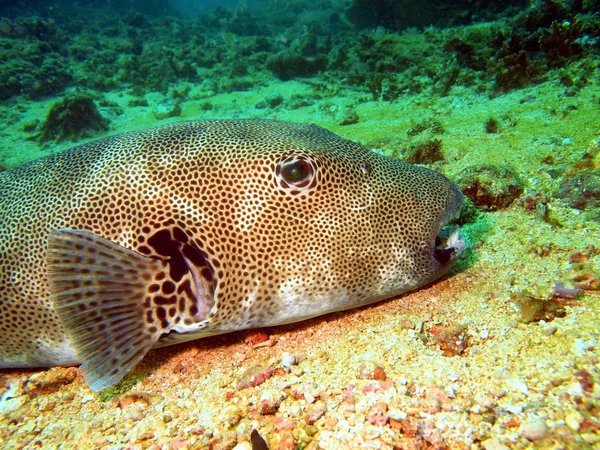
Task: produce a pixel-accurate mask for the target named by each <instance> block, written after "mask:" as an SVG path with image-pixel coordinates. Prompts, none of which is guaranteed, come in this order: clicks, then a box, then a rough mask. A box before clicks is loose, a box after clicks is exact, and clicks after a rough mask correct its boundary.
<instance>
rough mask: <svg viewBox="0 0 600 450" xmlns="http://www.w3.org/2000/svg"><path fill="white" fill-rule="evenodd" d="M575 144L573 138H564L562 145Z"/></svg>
mask: <svg viewBox="0 0 600 450" xmlns="http://www.w3.org/2000/svg"><path fill="white" fill-rule="evenodd" d="M572 143H573V139H571V138H564V139H563V141H562V145H571V144H572Z"/></svg>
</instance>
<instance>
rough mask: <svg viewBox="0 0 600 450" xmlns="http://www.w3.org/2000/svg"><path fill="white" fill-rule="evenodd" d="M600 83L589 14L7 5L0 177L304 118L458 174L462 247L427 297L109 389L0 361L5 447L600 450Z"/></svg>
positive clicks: (0, 14)
mask: <svg viewBox="0 0 600 450" xmlns="http://www.w3.org/2000/svg"><path fill="white" fill-rule="evenodd" d="M599 67H600V1H598V0H572V1H566V0H565V1H548V0H546V1H520V0H519V1H516V0H506V1H496V2H490V1H485V0H480V1H468V0H463V1H444V0H437V1H433V0H421V1H411V0H405V1H402V0H372V1H367V0H349V1H348V0H344V1H342V0H340V1H325V0H322V1H321V0H313V1H307V0H253V1H248V2H245V1H241V2H237V1H231V2H219V1H216V0H210V1H208V0H207V1H191V0H178V1H176V0H171V1H167V0H122V1H112V0H106V1H41V0H40V1H36V0H16V1H12V2H3V3H2V4H0V168H1V169H4V168H11V167H15V166H17V165H19V164H22V163H25V162H27V161H30V160H33V159H35V158H39V157H41V156H45V155H48V154H51V153H53V152H58V151H62V150H64V149H67V148H69V147H72V146H73V145H76V144H80V143H85V142H89V141H91V140H94V139H97V138H102V137H106V136H110V135H113V134H116V133H120V132H125V131H131V130H139V129H144V128H150V127H154V126H157V125H162V124H166V123H171V122H177V121H182V120H192V119H217V118H219V119H221V118H227V119H233V118H272V119H280V120H290V121H294V122H313V123H316V124H318V125H320V126H322V127H324V128H327V129H329V130H331V131H333V132H335V133H337V134H339V135H341V136H342V137H345V138H347V139H352V140H355V141H357V142H360V143H361V144H364V145H366V146H368V147H370V148H373V149H374V150H375V151H377V152H379V153H383V154H386V155H389V156H393V157H396V158H399V159H402V160H404V161H407V162H410V163H414V164H422V165H426V166H427V167H430V168H433V169H435V170H437V171H439V172H442V173H443V174H445V175H446V176H447V177H449V178H450V179H451V180H453V181H454V182H455V183H457V184H458V185H459V186H460V188H461V189H462V191H463V192H464V193H465V195H466V196H467V197H468V199H469V201H468V202H467V205H466V206H465V207H464V208H463V212H462V214H461V216H460V218H459V219H458V222H457V223H458V224H459V225H460V226H461V229H462V233H463V234H464V235H465V237H466V239H467V240H468V244H469V248H468V250H467V251H466V252H465V254H464V255H463V256H462V258H461V260H460V261H459V263H458V264H457V266H456V267H455V268H454V269H453V270H452V272H451V273H450V274H449V275H447V276H446V277H444V278H443V279H442V280H439V281H437V282H435V283H433V284H431V285H429V286H427V287H426V288H424V289H421V290H419V291H416V292H412V293H409V294H405V295H403V296H401V297H399V298H397V299H393V300H390V301H386V302H383V303H379V304H376V305H373V306H370V307H367V308H361V309H358V310H352V311H348V312H343V313H335V314H330V315H327V316H324V317H320V318H316V319H312V320H309V321H306V322H302V323H299V324H295V325H288V326H282V327H275V328H270V329H263V330H251V331H247V332H238V333H233V334H231V335H225V336H218V337H213V338H206V339H201V340H197V341H193V342H189V343H186V344H182V345H178V346H174V347H170V348H164V349H158V350H154V351H152V352H151V353H150V354H149V355H148V356H147V357H146V358H145V359H144V360H143V362H142V363H141V364H140V365H139V366H138V367H137V369H135V370H134V371H133V373H131V374H130V375H129V376H127V377H126V379H125V380H124V381H122V382H121V383H120V384H119V385H117V386H116V387H114V388H111V389H109V390H107V391H104V392H102V393H100V394H96V395H95V394H93V393H92V392H91V391H90V390H89V389H88V387H87V385H86V384H85V382H84V381H83V378H82V374H81V373H80V372H79V370H78V369H77V368H75V367H71V368H52V369H49V370H45V371H44V370H41V371H40V370H2V371H0V396H1V398H0V447H1V448H3V449H4V448H6V449H12V448H64V449H69V448H82V449H87V448H90V449H96V448H109V449H196V448H197V449H202V448H211V449H232V448H236V449H262V448H266V447H265V443H264V442H263V439H264V441H266V445H268V448H270V449H318V448H322V449H341V448H348V449H354V448H367V449H485V450H502V449H538V448H540V449H545V448H548V449H599V448H600V404H599V401H600V385H599V378H600V362H599V357H600V348H599V342H598V327H599V323H600V170H599V168H600V89H599V84H600V71H599ZM253 430H257V432H258V434H259V435H260V436H262V438H260V437H259V436H257V433H256V432H255V433H253Z"/></svg>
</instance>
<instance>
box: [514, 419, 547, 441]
mask: <svg viewBox="0 0 600 450" xmlns="http://www.w3.org/2000/svg"><path fill="white" fill-rule="evenodd" d="M546 434H548V427H547V426H546V423H545V422H544V421H543V420H542V419H534V420H530V421H529V422H525V423H524V424H523V425H521V435H522V436H525V437H526V438H527V439H529V440H530V441H537V440H538V439H542V438H543V437H545V436H546Z"/></svg>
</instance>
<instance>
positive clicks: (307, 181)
mask: <svg viewBox="0 0 600 450" xmlns="http://www.w3.org/2000/svg"><path fill="white" fill-rule="evenodd" d="M275 175H276V178H277V183H278V184H279V186H280V187H281V188H283V189H285V190H286V191H288V192H290V193H292V194H300V193H301V192H306V191H308V190H310V189H312V188H314V187H315V186H316V184H317V165H316V164H315V162H314V161H313V160H312V159H310V158H309V157H307V156H303V155H288V156H286V157H284V158H282V159H281V160H280V161H279V162H278V163H277V167H276V170H275Z"/></svg>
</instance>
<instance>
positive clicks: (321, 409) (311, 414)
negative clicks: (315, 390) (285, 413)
mask: <svg viewBox="0 0 600 450" xmlns="http://www.w3.org/2000/svg"><path fill="white" fill-rule="evenodd" d="M326 412H327V406H325V403H323V402H321V401H319V402H317V403H315V404H313V405H310V406H309V407H308V408H306V417H305V420H306V423H307V425H314V423H315V422H316V421H317V420H319V419H320V418H321V417H323V415H324V414H325V413H326Z"/></svg>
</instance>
